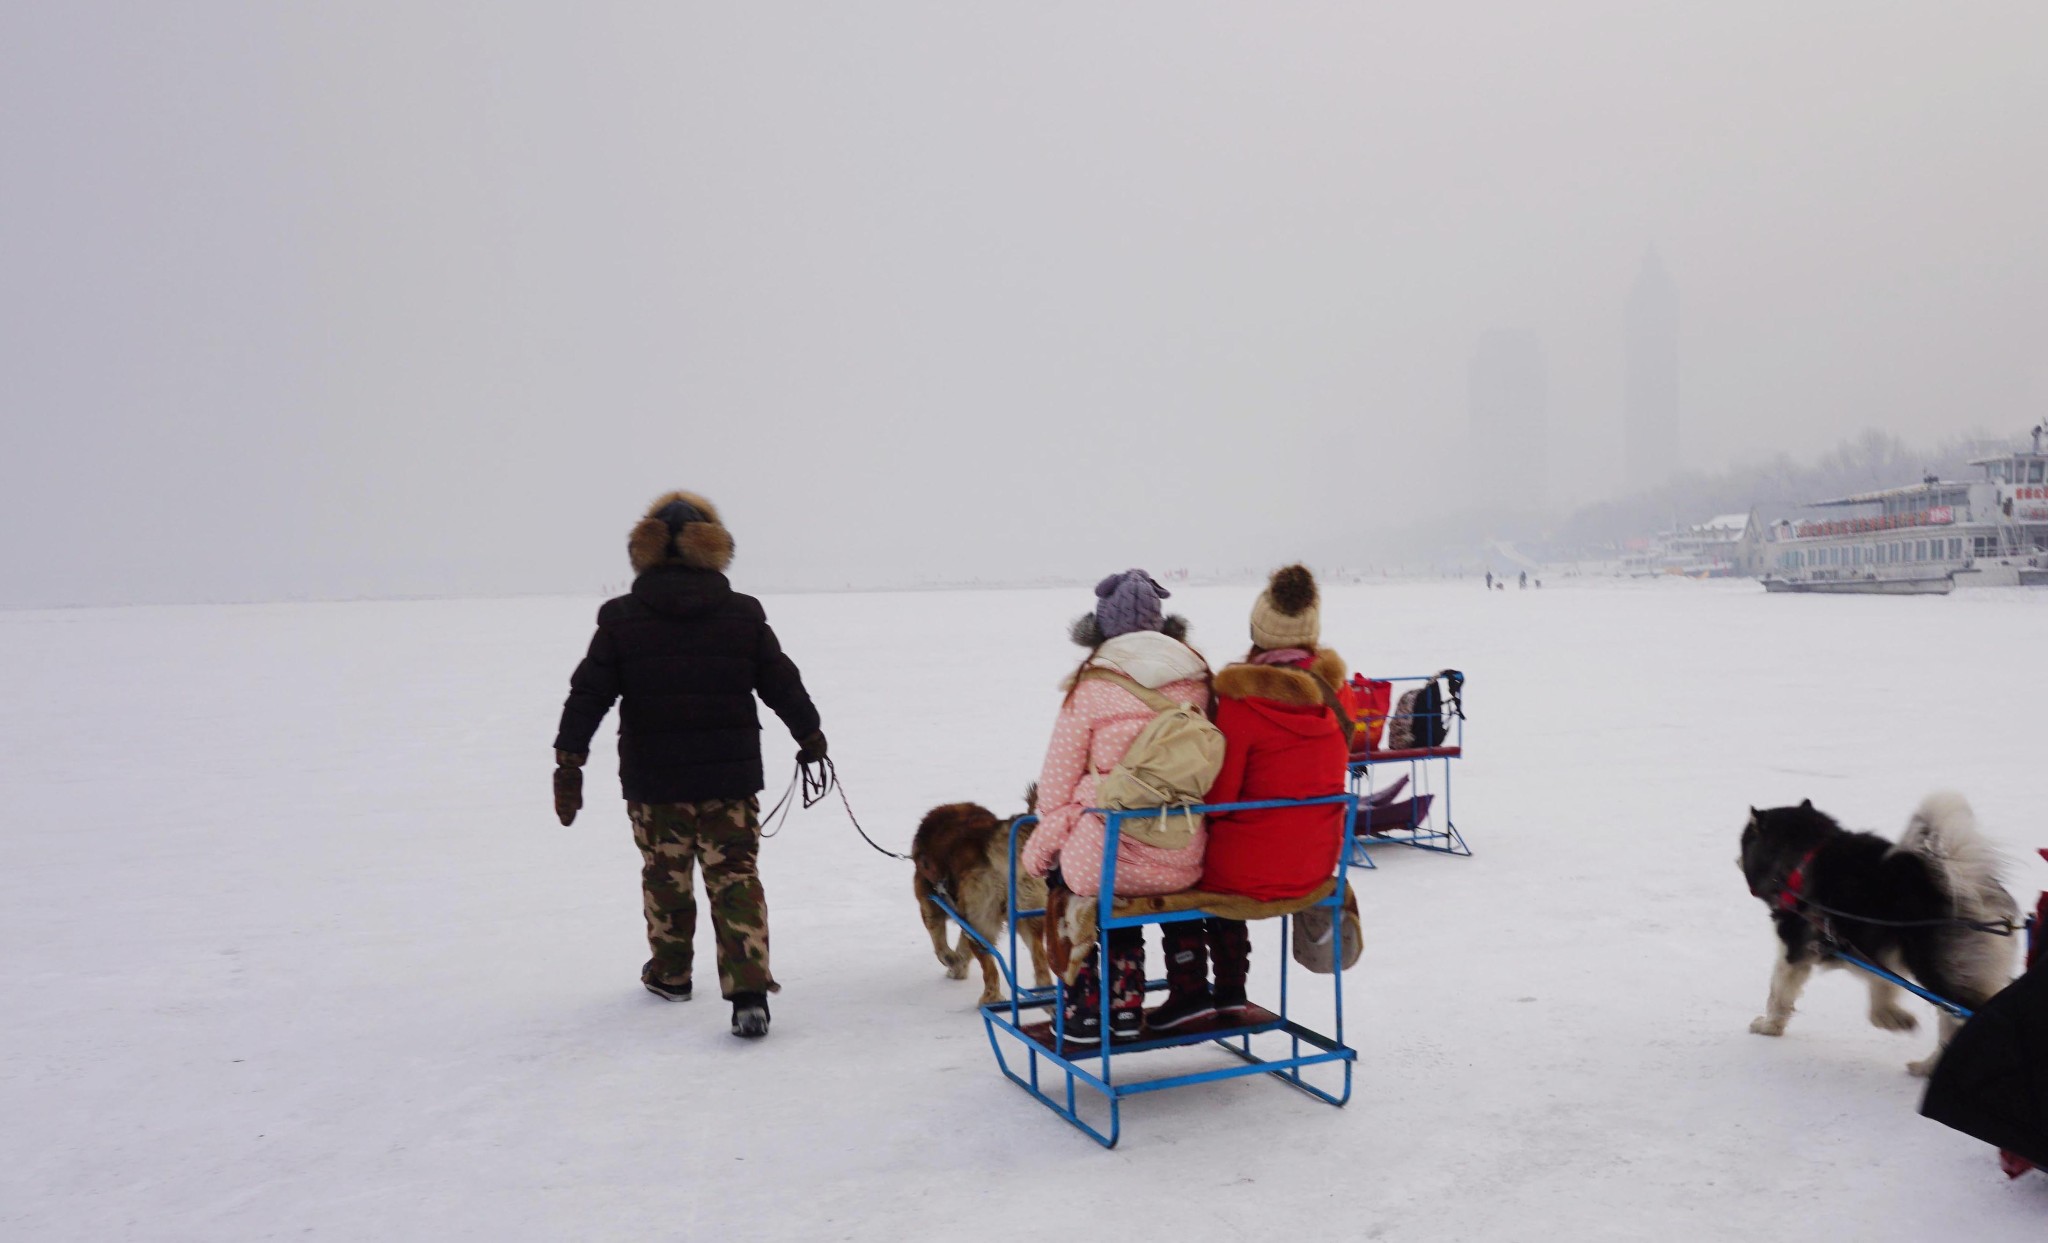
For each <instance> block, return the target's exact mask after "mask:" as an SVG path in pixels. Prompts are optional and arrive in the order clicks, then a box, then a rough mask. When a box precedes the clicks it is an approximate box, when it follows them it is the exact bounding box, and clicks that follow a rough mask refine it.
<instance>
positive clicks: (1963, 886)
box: [1741, 793, 2019, 1075]
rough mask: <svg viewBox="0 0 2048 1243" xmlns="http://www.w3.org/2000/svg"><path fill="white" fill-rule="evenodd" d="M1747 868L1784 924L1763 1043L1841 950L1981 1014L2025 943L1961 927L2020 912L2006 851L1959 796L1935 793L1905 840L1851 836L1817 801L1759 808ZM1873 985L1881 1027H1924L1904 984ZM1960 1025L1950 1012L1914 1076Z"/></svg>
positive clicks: (1745, 844) (1759, 1027)
mask: <svg viewBox="0 0 2048 1243" xmlns="http://www.w3.org/2000/svg"><path fill="white" fill-rule="evenodd" d="M1741 863H1742V874H1743V875H1744V876H1745V877H1747V878H1748V880H1749V891H1750V892H1751V893H1753V894H1755V895H1756V896H1757V897H1758V898H1761V899H1762V900H1763V902H1764V904H1765V905H1766V906H1769V907H1770V908H1771V917H1772V918H1773V919H1774V920H1776V922H1777V925H1778V949H1779V954H1778V963H1777V967H1776V969H1775V970H1773V971H1772V972H1771V992H1770V998H1769V1000H1768V1001H1766V1002H1765V1004H1764V1012H1763V1014H1762V1016H1761V1017H1759V1018H1758V1019H1757V1020H1756V1021H1755V1022H1753V1023H1751V1024H1750V1025H1749V1030H1751V1031H1753V1032H1755V1033H1757V1034H1758V1035H1760V1036H1780V1035H1783V1034H1784V1032H1785V1022H1786V1020H1788V1019H1790V1018H1791V1017H1792V1007H1793V1005H1794V1003H1796V1002H1797V1001H1798V1000H1799V993H1800V990H1801V989H1803V988H1804V987H1805V986H1806V980H1807V977H1808V976H1809V975H1811V974H1812V973H1813V969H1814V968H1815V967H1817V966H1818V967H1839V966H1841V965H1842V963H1841V962H1840V961H1839V960H1838V959H1837V958H1836V952H1837V950H1838V949H1839V951H1840V952H1842V953H1848V954H1855V955H1856V956H1857V957H1860V958H1862V959H1863V960H1864V961H1866V962H1873V963H1877V964H1878V965H1880V966H1882V967H1884V968H1885V969H1886V970H1889V971H1892V972H1894V973H1896V974H1898V975H1902V976H1907V977H1910V978H1911V979H1913V980H1914V981H1915V982H1916V983H1918V984H1919V985H1920V986H1921V987H1922V988H1925V989H1927V990H1928V991H1929V992H1931V993H1934V994H1935V995H1936V996H1939V997H1945V998H1947V999H1948V1000H1950V1001H1953V1002H1955V1003H1957V1004H1958V1005H1961V1006H1963V1007H1965V1008H1967V1009H1972V1010H1974V1009H1976V1008H1977V1007H1978V1006H1979V1005H1982V1004H1983V1003H1984V1001H1985V1000H1987V999H1988V998H1989V997H1991V995H1992V994H1994V993H1996V992H1998V991H1999V990H2000V989H2002V988H2004V987H2005V986H2006V985H2007V984H2008V983H2009V982H2011V980H2012V976H2013V971H2014V968H2015V965H2016V962H2017V957H2018V953H2019V938H2018V936H2017V935H2013V936H1999V935H1997V934H1995V933H1989V932H1982V931H1978V930H1976V929H1973V928H1971V927H1969V926H1967V924H1966V923H1964V922H1961V921H1968V922H1969V923H1978V924H1996V923H1999V922H2004V923H2007V924H2017V923H2018V922H2019V905H2018V903H2016V902H2014V901H2013V898H2012V895H2011V894H2009V893H2007V892H2006V890H2005V886H2004V885H2003V884H2001V883H2000V881H1999V864H2000V860H1999V857H1998V852H1997V850H1996V849H1995V848H1994V847H1993V846H1992V844H1991V842H1990V841H1989V840H1987V839H1986V838H1985V837H1984V835H1983V834H1982V833H1980V832H1978V830H1977V818H1976V815H1975V814H1974V813H1973V812H1972V811H1971V810H1970V804H1969V803H1968V802H1967V801H1966V800H1965V799H1964V798H1963V796H1962V795H1960V794H1954V793H1940V794H1931V795H1929V796H1928V797H1927V799H1926V801H1925V802H1923V803H1921V804H1920V809H1919V810H1918V811H1916V812H1914V813H1913V818H1912V819H1911V820H1909V821H1908V822H1907V824H1906V833H1905V836H1904V837H1902V838H1900V839H1899V842H1898V844H1897V845H1894V844H1892V843H1891V842H1888V841H1886V840H1885V839H1883V838H1882V837H1879V836H1877V835H1876V834H1874V833H1852V832H1850V831H1848V830H1847V829H1844V828H1843V827H1842V826H1841V825H1839V824H1837V823H1836V822H1835V820H1834V818H1833V817H1831V816H1828V815H1826V814H1824V813H1822V812H1819V811H1816V810H1814V806H1813V802H1812V801H1811V800H1808V801H1806V802H1803V803H1801V804H1799V806H1797V807H1773V808H1769V809H1766V810H1763V811H1758V810H1757V809H1756V808H1754V807H1752V808H1750V809H1749V824H1748V825H1747V826H1746V827H1744V829H1743V830H1742V859H1741ZM1859 916H1860V917H1861V918H1858V917H1859ZM1868 979H1869V982H1870V1021H1871V1023H1872V1024H1873V1025H1875V1026H1877V1027H1881V1028H1883V1029H1884V1030H1886V1031H1897V1032H1904V1031H1911V1030H1913V1028H1914V1026H1915V1025H1916V1023H1915V1020H1914V1018H1913V1016H1912V1015H1911V1014H1909V1013H1907V1012H1906V1011H1905V1010H1904V1009H1902V1008H1901V1007H1900V1005H1899V997H1900V992H1901V990H1900V989H1899V988H1898V986H1897V985H1895V984H1891V983H1889V982H1887V981H1885V980H1882V979H1879V978H1878V977H1876V976H1869V977H1868ZM1958 1026H1960V1024H1959V1022H1958V1020H1956V1019H1954V1018H1952V1017H1950V1016H1949V1014H1948V1013H1947V1012H1946V1011H1943V1012H1942V1015H1941V1039H1940V1043H1939V1044H1938V1045H1937V1046H1936V1048H1935V1050H1934V1052H1933V1053H1931V1054H1929V1055H1928V1056H1927V1057H1925V1058H1923V1059H1921V1060H1920V1061H1917V1062H1911V1063H1908V1064H1907V1069H1908V1070H1910V1071H1912V1072H1913V1073H1914V1074H1916V1075H1926V1074H1929V1073H1930V1072H1932V1071H1933V1069H1934V1063H1935V1062H1936V1061H1937V1060H1938V1059H1939V1058H1940V1056H1941V1046H1944V1045H1946V1044H1948V1040H1949V1037H1950V1036H1952V1035H1954V1034H1955V1030H1956V1028H1957V1027H1958Z"/></svg>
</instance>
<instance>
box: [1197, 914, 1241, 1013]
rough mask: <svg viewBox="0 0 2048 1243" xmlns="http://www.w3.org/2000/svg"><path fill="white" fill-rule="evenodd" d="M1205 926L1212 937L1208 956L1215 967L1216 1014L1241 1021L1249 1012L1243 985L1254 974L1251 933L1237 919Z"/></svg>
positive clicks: (1213, 920)
mask: <svg viewBox="0 0 2048 1243" xmlns="http://www.w3.org/2000/svg"><path fill="white" fill-rule="evenodd" d="M1202 926H1203V927H1204V928H1205V929H1206V930H1207V931H1208V933H1209V955H1210V957H1211V958H1213V959H1214V960H1215V964H1216V992H1215V997H1216V1012H1217V1013H1218V1014H1220V1015H1222V1016H1223V1017H1224V1018H1227V1019H1238V1018H1242V1017H1243V1015H1244V1012H1245V1011H1246V1010H1248V1009H1249V1008H1250V1006H1249V1005H1248V1004H1247V1003H1246V1001H1245V995H1244V985H1245V977H1246V976H1247V975H1249V974H1250V973H1251V964H1252V935H1251V930H1250V929H1248V928H1246V927H1245V926H1244V921H1242V920H1237V919H1205V920H1203V921H1202Z"/></svg>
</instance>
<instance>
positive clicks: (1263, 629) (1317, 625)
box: [1252, 565, 1323, 652]
mask: <svg viewBox="0 0 2048 1243" xmlns="http://www.w3.org/2000/svg"><path fill="white" fill-rule="evenodd" d="M1322 639H1323V610H1322V596H1321V594H1320V593H1319V592H1317V590H1316V579H1315V575H1313V574H1310V573H1309V572H1308V567H1307V566H1305V565H1290V566H1283V567H1282V568H1280V569H1277V570H1275V571H1273V578H1272V580H1271V581H1270V582H1268V583H1267V584H1266V589H1265V590H1264V591H1262V592H1260V593H1259V598H1258V600H1256V601H1255V602H1254V603H1253V604H1252V642H1253V643H1256V644H1258V645H1259V646H1260V647H1262V648H1265V649H1266V650H1267V651H1269V652H1270V651H1277V650H1279V649H1281V648H1289V647H1305V648H1309V649H1311V650H1313V649H1314V648H1315V647H1316V645H1317V644H1319V643H1321V642H1322Z"/></svg>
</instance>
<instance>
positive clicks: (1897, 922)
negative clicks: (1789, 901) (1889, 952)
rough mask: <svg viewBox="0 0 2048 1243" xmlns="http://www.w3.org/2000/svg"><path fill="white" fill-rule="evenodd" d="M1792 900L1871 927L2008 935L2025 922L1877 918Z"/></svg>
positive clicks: (1825, 913) (1812, 901) (1955, 916)
mask: <svg viewBox="0 0 2048 1243" xmlns="http://www.w3.org/2000/svg"><path fill="white" fill-rule="evenodd" d="M1794 901H1795V902H1796V903H1797V905H1799V906H1802V907H1810V908H1811V909H1813V910H1816V911H1819V912H1820V913H1821V914H1822V915H1826V916H1830V917H1832V918H1835V919H1846V920H1848V921H1850V922H1851V923H1858V924H1869V925H1870V926H1871V927H1873V928H1968V929H1969V930H1970V931H1972V932H1988V933H1990V934H1991V935H1992V936H1997V937H2009V936H2011V935H2012V934H2013V933H2015V932H2021V931H2024V930H2025V928H2026V925H2025V924H2016V923H2014V922H2013V921H2011V920H2009V919H2001V920H1997V921H1995V922H1986V921H1983V920H1975V919H1964V918H1963V917H1962V916H1960V915H1949V916H1946V917H1944V918H1941V919H1878V918H1876V917H1875V916H1872V915H1858V914H1856V913H1855V912H1853V911H1842V910H1837V909H1835V908H1834V907H1832V906H1828V905H1826V904H1825V903H1821V902H1815V901H1814V900H1813V899H1812V898H1796V899H1794Z"/></svg>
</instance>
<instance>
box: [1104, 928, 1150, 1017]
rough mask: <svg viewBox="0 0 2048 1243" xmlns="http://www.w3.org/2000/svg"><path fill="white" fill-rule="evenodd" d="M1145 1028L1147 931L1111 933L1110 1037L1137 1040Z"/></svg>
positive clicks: (1138, 929)
mask: <svg viewBox="0 0 2048 1243" xmlns="http://www.w3.org/2000/svg"><path fill="white" fill-rule="evenodd" d="M1144 1030H1145V930H1144V929H1143V928H1112V929H1110V933H1109V1036H1110V1039H1112V1040H1136V1039H1137V1038H1138V1037H1139V1035H1141V1034H1142V1033H1143V1032H1144Z"/></svg>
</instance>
